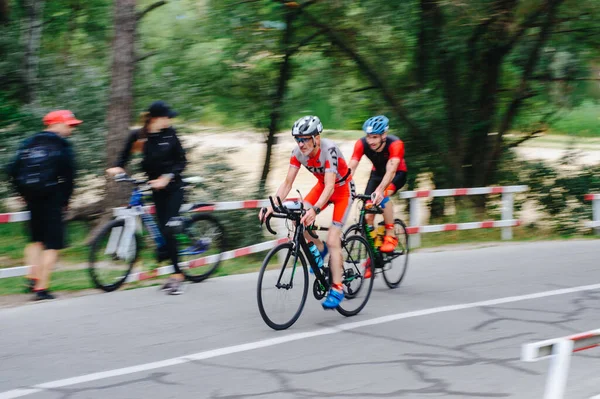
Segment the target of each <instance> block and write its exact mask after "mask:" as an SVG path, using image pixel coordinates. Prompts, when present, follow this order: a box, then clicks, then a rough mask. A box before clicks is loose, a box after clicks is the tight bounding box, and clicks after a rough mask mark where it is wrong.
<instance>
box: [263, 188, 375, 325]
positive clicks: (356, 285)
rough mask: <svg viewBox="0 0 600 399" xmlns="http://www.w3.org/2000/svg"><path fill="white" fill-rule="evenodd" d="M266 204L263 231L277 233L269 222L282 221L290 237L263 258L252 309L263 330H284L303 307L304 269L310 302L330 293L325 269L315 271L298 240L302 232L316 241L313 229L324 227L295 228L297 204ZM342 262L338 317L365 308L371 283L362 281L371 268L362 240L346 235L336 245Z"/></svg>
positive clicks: (301, 212)
mask: <svg viewBox="0 0 600 399" xmlns="http://www.w3.org/2000/svg"><path fill="white" fill-rule="evenodd" d="M269 199H270V200H271V205H272V207H273V213H272V214H270V215H269V216H268V217H267V218H266V220H265V225H266V227H267V229H268V230H269V232H271V233H272V234H277V233H276V232H275V231H274V230H273V229H272V228H271V225H270V220H271V218H280V219H285V220H286V227H287V228H288V237H290V236H291V237H290V241H289V242H286V243H283V244H280V245H278V246H276V247H275V248H273V249H272V250H271V251H269V253H268V254H267V256H266V257H265V260H264V262H263V264H262V267H261V269H260V272H259V275H258V284H257V300H258V309H259V311H260V315H261V316H262V318H263V320H264V321H265V323H267V325H268V326H269V327H271V328H273V329H275V330H284V329H286V328H289V327H290V326H291V325H293V324H294V323H295V322H296V320H298V318H299V317H300V314H301V313H302V309H303V308H304V304H305V302H306V297H307V295H308V286H309V280H308V267H310V268H311V269H312V270H313V272H314V276H315V280H314V281H313V284H312V291H313V296H314V297H315V299H317V300H321V299H323V298H324V297H325V295H326V294H327V292H328V290H329V288H330V282H331V271H330V268H329V267H328V266H323V267H322V268H319V267H318V266H317V263H316V261H315V258H314V257H313V255H312V254H311V252H310V249H309V247H308V243H307V241H306V239H305V237H304V231H305V230H306V231H308V232H309V234H310V235H311V236H313V237H314V238H317V235H316V234H315V230H321V231H327V230H328V228H322V227H321V228H319V227H316V226H314V225H312V226H309V227H305V226H304V225H303V224H302V223H300V219H302V216H303V215H304V214H305V213H306V209H305V208H304V203H303V202H302V200H301V199H300V200H287V201H285V202H283V203H282V202H281V199H279V198H277V201H278V205H275V203H274V202H273V199H272V198H269ZM290 222H291V223H292V226H290ZM342 257H343V269H344V270H343V276H342V285H343V289H344V300H343V301H342V302H341V304H340V305H339V306H338V307H337V308H336V309H337V311H338V312H339V313H340V314H342V315H344V316H354V315H356V314H358V313H359V312H360V311H361V310H362V309H363V308H364V307H365V305H366V304H367V302H368V300H369V296H370V295H371V290H372V289H373V279H372V278H365V272H366V270H367V269H369V268H370V267H371V265H372V264H373V253H372V250H371V248H370V246H369V244H368V243H367V241H366V240H365V239H364V238H363V237H361V236H359V235H351V236H349V237H347V238H344V239H343V240H342ZM307 260H308V263H307Z"/></svg>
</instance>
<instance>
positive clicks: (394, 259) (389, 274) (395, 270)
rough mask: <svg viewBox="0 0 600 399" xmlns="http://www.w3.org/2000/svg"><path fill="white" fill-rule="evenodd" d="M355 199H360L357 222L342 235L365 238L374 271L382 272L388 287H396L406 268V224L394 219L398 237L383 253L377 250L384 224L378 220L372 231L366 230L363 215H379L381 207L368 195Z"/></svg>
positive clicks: (382, 234) (383, 231) (383, 234)
mask: <svg viewBox="0 0 600 399" xmlns="http://www.w3.org/2000/svg"><path fill="white" fill-rule="evenodd" d="M354 198H355V199H358V200H359V201H361V206H360V212H359V217H358V223H356V224H353V225H351V226H350V227H348V228H347V229H346V231H345V232H344V237H346V238H348V237H350V236H352V235H360V236H361V237H363V238H365V239H366V240H367V241H368V243H369V246H370V248H371V250H372V252H373V259H374V261H375V264H374V270H375V273H377V274H378V273H382V274H383V279H384V280H385V283H386V284H387V286H388V287H389V288H396V287H398V286H399V285H400V283H401V282H402V279H403V278H404V276H405V275H406V270H407V268H408V254H409V248H408V232H407V230H406V224H404V222H403V221H402V220H401V219H394V234H395V235H396V237H397V238H398V245H397V246H396V249H394V251H393V252H389V253H385V252H381V251H380V250H379V247H380V246H381V243H382V241H383V237H384V236H385V224H384V223H383V221H382V222H380V223H379V224H378V228H377V229H375V230H373V231H372V232H370V231H368V230H367V223H366V221H365V216H366V215H367V214H374V215H380V214H383V209H382V208H381V207H380V206H376V205H374V204H373V203H372V202H370V201H371V199H372V198H371V196H370V195H364V194H357V195H354Z"/></svg>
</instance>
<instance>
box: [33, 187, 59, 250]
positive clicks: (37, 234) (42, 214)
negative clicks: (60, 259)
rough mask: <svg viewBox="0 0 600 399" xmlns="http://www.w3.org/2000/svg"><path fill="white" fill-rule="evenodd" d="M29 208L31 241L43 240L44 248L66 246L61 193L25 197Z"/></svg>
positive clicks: (57, 248)
mask: <svg viewBox="0 0 600 399" xmlns="http://www.w3.org/2000/svg"><path fill="white" fill-rule="evenodd" d="M25 202H27V210H28V211H29V212H30V213H31V219H30V220H29V235H30V241H31V242H41V243H42V244H43V245H44V249H56V250H59V249H63V248H64V247H65V225H64V222H63V213H62V202H63V201H62V197H61V195H60V193H58V192H57V193H50V194H48V195H46V196H44V197H41V196H40V197H33V196H27V197H25Z"/></svg>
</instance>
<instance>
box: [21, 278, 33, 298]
mask: <svg viewBox="0 0 600 399" xmlns="http://www.w3.org/2000/svg"><path fill="white" fill-rule="evenodd" d="M34 288H35V279H32V278H26V279H25V287H24V288H23V289H24V291H25V293H26V294H29V293H31V292H33V289H34Z"/></svg>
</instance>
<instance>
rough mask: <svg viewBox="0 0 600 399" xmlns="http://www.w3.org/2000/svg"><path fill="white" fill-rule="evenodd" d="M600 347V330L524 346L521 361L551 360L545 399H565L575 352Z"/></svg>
mask: <svg viewBox="0 0 600 399" xmlns="http://www.w3.org/2000/svg"><path fill="white" fill-rule="evenodd" d="M598 346H600V330H593V331H588V332H585V333H581V334H577V335H571V336H568V337H562V338H554V339H549V340H546V341H539V342H534V343H530V344H525V345H523V346H522V350H521V360H522V361H524V362H537V361H539V360H545V359H549V360H550V367H549V369H548V377H547V378H546V386H545V391H544V399H563V398H564V395H565V390H566V387H567V378H568V376H569V367H570V365H571V355H572V354H573V353H575V352H580V351H584V350H586V349H592V348H597V347H598Z"/></svg>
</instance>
